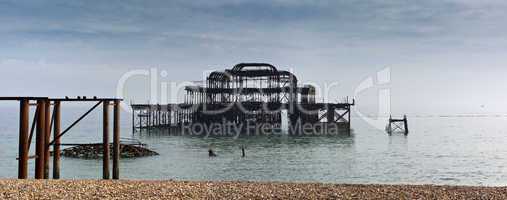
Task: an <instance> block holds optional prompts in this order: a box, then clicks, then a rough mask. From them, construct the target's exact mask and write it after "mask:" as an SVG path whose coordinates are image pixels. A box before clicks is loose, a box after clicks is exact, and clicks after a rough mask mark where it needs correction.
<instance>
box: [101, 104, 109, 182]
mask: <svg viewBox="0 0 507 200" xmlns="http://www.w3.org/2000/svg"><path fill="white" fill-rule="evenodd" d="M102 104H103V115H102V121H103V122H102V149H103V151H102V178H103V179H109V101H103V102H102Z"/></svg>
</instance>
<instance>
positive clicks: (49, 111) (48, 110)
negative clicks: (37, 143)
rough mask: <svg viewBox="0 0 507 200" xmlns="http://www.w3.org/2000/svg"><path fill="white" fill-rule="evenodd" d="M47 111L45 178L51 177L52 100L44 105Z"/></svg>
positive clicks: (45, 116) (45, 119) (45, 117)
mask: <svg viewBox="0 0 507 200" xmlns="http://www.w3.org/2000/svg"><path fill="white" fill-rule="evenodd" d="M44 106H45V107H46V109H45V110H46V113H45V115H44V122H45V123H46V126H45V127H44V128H45V133H44V134H45V135H44V179H49V157H51V155H50V154H49V143H50V142H51V141H50V140H51V101H49V100H48V101H46V104H45V105H44Z"/></svg>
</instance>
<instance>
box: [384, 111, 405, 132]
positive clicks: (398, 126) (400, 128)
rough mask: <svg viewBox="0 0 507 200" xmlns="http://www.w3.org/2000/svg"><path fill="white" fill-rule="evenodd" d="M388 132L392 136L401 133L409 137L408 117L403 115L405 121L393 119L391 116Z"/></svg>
mask: <svg viewBox="0 0 507 200" xmlns="http://www.w3.org/2000/svg"><path fill="white" fill-rule="evenodd" d="M386 131H387V133H388V134H392V133H394V132H401V133H403V134H405V135H408V119H407V116H406V115H403V119H393V117H392V116H389V124H388V125H387V128H386Z"/></svg>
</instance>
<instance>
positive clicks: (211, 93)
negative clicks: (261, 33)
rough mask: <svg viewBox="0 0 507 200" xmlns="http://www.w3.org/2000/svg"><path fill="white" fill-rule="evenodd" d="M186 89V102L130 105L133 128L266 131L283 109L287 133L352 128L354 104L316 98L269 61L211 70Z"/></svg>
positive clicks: (277, 122)
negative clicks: (211, 127)
mask: <svg viewBox="0 0 507 200" xmlns="http://www.w3.org/2000/svg"><path fill="white" fill-rule="evenodd" d="M185 92H186V94H185V99H184V102H182V103H178V104H131V108H132V110H133V112H132V130H133V132H134V133H135V132H137V131H140V130H145V129H147V130H150V129H153V128H163V129H166V130H168V132H171V131H172V130H176V131H181V130H180V129H181V127H183V126H188V125H192V124H204V125H212V124H224V123H230V124H235V125H254V126H256V127H264V128H265V127H268V128H267V130H268V131H269V132H270V131H276V130H279V129H280V127H281V124H282V113H283V112H282V111H285V112H286V115H287V116H286V119H287V120H288V127H289V134H291V135H296V134H301V133H303V132H306V131H305V130H313V132H315V131H317V132H322V131H326V129H327V128H328V127H331V126H333V127H337V128H338V129H340V130H342V131H344V132H348V133H350V129H351V126H350V110H351V107H352V106H354V105H355V101H354V100H353V99H352V100H351V101H350V102H349V100H348V98H347V99H346V100H345V101H344V102H340V103H325V102H316V100H315V96H316V89H315V87H313V86H311V85H302V86H301V85H298V79H297V77H296V76H295V75H294V74H292V73H291V72H289V71H284V70H279V69H277V68H276V67H275V66H273V65H271V64H267V63H240V64H237V65H235V66H234V67H233V68H232V69H226V70H224V71H214V72H212V73H211V74H210V75H209V76H208V77H207V78H206V80H205V84H204V85H201V86H196V85H192V86H186V87H185ZM265 129H266V128H265ZM242 132H246V133H248V132H251V131H250V130H242Z"/></svg>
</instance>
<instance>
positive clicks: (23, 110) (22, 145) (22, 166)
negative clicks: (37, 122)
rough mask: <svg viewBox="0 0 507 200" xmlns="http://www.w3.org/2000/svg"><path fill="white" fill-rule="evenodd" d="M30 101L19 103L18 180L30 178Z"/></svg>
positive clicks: (25, 100) (23, 100) (24, 100)
mask: <svg viewBox="0 0 507 200" xmlns="http://www.w3.org/2000/svg"><path fill="white" fill-rule="evenodd" d="M29 115H30V108H29V100H28V99H22V100H21V101H20V103H19V160H18V179H26V178H28V146H29V145H30V144H29V143H28V132H29V121H30V119H29Z"/></svg>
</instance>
